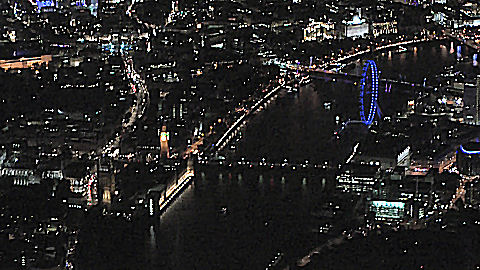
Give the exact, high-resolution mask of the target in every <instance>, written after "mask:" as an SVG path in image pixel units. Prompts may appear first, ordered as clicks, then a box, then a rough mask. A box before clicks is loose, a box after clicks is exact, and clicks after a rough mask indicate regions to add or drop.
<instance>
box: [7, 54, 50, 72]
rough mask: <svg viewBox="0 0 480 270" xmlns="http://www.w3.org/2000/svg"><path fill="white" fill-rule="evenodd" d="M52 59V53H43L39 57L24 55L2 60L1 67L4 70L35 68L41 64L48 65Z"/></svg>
mask: <svg viewBox="0 0 480 270" xmlns="http://www.w3.org/2000/svg"><path fill="white" fill-rule="evenodd" d="M50 61H52V55H42V56H38V57H22V58H19V59H9V60H0V68H3V69H4V70H9V69H25V68H35V67H36V66H41V65H42V64H45V65H47V66H48V63H49V62H50Z"/></svg>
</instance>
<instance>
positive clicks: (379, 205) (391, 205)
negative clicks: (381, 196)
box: [369, 200, 405, 224]
mask: <svg viewBox="0 0 480 270" xmlns="http://www.w3.org/2000/svg"><path fill="white" fill-rule="evenodd" d="M369 210H370V211H371V212H373V213H374V215H375V221H376V222H382V223H386V224H392V223H397V222H401V221H403V219H404V217H405V203H404V202H400V201H383V200H381V201H370V202H369Z"/></svg>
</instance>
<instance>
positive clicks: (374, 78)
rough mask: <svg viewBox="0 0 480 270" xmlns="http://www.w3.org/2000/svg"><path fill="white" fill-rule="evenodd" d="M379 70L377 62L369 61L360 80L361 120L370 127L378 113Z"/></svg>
mask: <svg viewBox="0 0 480 270" xmlns="http://www.w3.org/2000/svg"><path fill="white" fill-rule="evenodd" d="M377 97H378V70H377V65H376V64H375V61H373V60H367V62H365V64H364V65H363V71H362V79H361V80H360V100H359V101H360V120H361V121H362V122H363V123H364V124H365V125H367V126H370V125H371V124H372V122H373V119H374V118H375V114H376V113H377V109H378V108H377Z"/></svg>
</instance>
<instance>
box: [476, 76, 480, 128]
mask: <svg viewBox="0 0 480 270" xmlns="http://www.w3.org/2000/svg"><path fill="white" fill-rule="evenodd" d="M479 105H480V75H477V87H476V89H475V125H479V124H480V119H479V115H478V114H479Z"/></svg>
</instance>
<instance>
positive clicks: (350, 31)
mask: <svg viewBox="0 0 480 270" xmlns="http://www.w3.org/2000/svg"><path fill="white" fill-rule="evenodd" d="M369 29H370V28H369V24H368V22H367V21H366V20H365V19H362V18H360V16H359V15H355V16H354V17H353V19H352V20H351V21H342V24H341V25H340V26H339V31H340V32H339V36H340V37H342V38H345V37H347V38H362V37H365V36H367V35H368V34H369Z"/></svg>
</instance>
